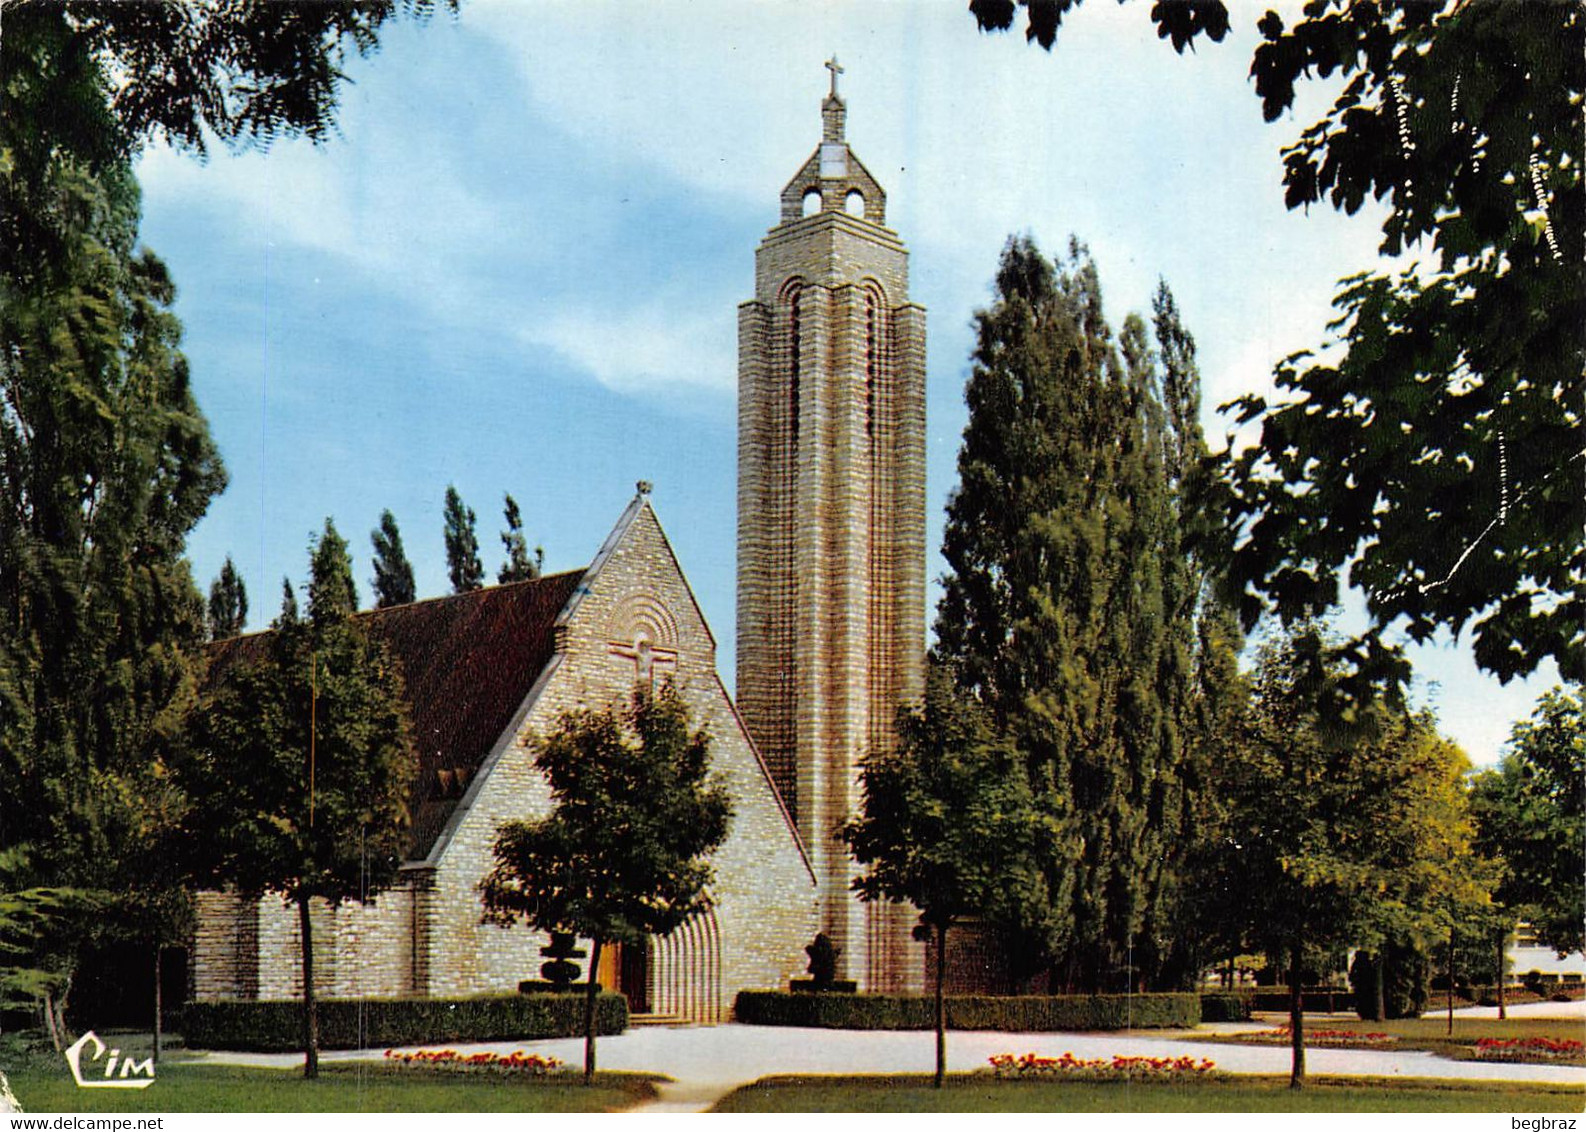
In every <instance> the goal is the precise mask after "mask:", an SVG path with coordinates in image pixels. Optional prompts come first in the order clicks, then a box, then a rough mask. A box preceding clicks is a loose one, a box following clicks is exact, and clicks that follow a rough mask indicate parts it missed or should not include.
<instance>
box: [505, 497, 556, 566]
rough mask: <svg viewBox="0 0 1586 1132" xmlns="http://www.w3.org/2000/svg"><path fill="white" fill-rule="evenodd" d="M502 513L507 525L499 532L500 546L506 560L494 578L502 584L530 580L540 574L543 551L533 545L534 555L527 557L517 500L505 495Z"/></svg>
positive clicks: (526, 545) (527, 547) (527, 545)
mask: <svg viewBox="0 0 1586 1132" xmlns="http://www.w3.org/2000/svg"><path fill="white" fill-rule="evenodd" d="M503 514H504V516H505V518H506V522H507V527H506V530H504V531H502V532H501V546H502V548H503V549H504V550H505V551H506V552H507V560H506V561H505V562H503V563H502V564H501V572H500V573H499V574H497V575H496V580H497V581H498V582H501V583H503V584H505V583H507V582H528V581H532V580H533V579H535V578H538V577H539V576H540V569H541V567H543V566H544V564H545V551H544V550H542V549H541V548H540V547H535V548H534V556H533V557H532V558H531V557H529V544H528V542H527V541H526V540H525V539H524V537H523V516H522V514H521V513H520V512H519V511H518V501H517V500H516V499H513V498H512V496H511V495H508V496H507V497H506V506H505V508H504V510H503Z"/></svg>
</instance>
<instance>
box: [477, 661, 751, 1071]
mask: <svg viewBox="0 0 1586 1132" xmlns="http://www.w3.org/2000/svg"><path fill="white" fill-rule="evenodd" d="M709 764H710V740H709V737H708V736H707V735H706V734H705V733H704V732H703V731H691V730H690V722H689V715H688V709H687V707H686V706H685V705H684V703H683V701H682V700H681V699H680V698H679V697H678V695H677V693H676V692H675V690H674V689H673V688H672V687H671V685H668V686H667V687H666V688H664V689H663V690H662V691H661V693H660V694H659V695H651V694H650V693H648V692H645V691H639V692H636V693H635V695H634V698H633V701H632V703H631V704H629V705H628V706H627V707H626V708H623V709H621V710H606V711H575V712H570V713H568V714H567V715H564V716H563V717H562V719H561V722H560V725H559V726H558V728H557V730H556V731H555V732H554V733H553V734H552V735H550V736H549V737H548V738H547V739H545V740H544V741H543V742H542V743H541V744H540V745H539V747H538V749H537V750H536V751H535V755H534V765H535V766H536V767H537V768H538V769H539V770H540V772H541V773H542V774H544V775H545V777H546V778H547V779H548V780H549V782H550V785H551V798H552V801H553V807H552V810H551V812H550V814H549V815H548V816H546V817H544V818H540V819H538V820H536V821H513V822H507V823H505V824H503V825H502V826H501V828H500V829H499V830H498V831H497V833H496V842H495V847H494V852H495V858H496V864H495V867H494V868H493V869H492V870H491V871H490V873H489V875H487V876H486V877H485V879H484V880H483V881H482V882H480V885H479V889H480V893H481V896H482V898H483V902H484V908H485V919H486V920H487V921H488V922H491V923H496V924H501V925H508V924H511V923H513V922H514V921H516V920H519V919H521V920H523V921H524V922H525V923H527V924H528V925H529V926H530V927H532V928H537V929H539V930H540V931H545V932H571V933H573V934H575V935H579V936H583V937H585V938H587V939H588V940H589V941H590V944H591V948H590V955H589V977H588V979H587V983H586V987H585V1000H584V1082H585V1083H586V1084H588V1083H590V1082H592V1081H593V1080H594V1074H595V993H596V990H597V988H598V984H597V983H596V982H595V972H596V971H597V970H598V969H599V966H600V951H601V948H602V947H603V946H604V945H606V944H608V943H624V944H629V945H631V946H634V947H642V946H644V944H645V942H646V940H647V937H649V936H652V935H658V936H664V935H668V934H670V933H671V932H672V931H673V930H674V929H675V928H677V927H679V926H681V925H682V924H683V923H685V922H686V921H688V920H689V919H690V918H692V917H693V916H696V915H698V914H699V913H701V912H703V911H705V910H706V909H708V908H709V907H710V897H709V896H708V895H707V894H706V891H705V890H706V889H707V888H708V887H709V886H710V882H711V878H712V875H713V871H712V868H711V865H710V863H709V861H708V860H707V858H708V857H709V855H710V854H711V853H712V852H713V851H714V850H715V849H716V847H717V846H719V845H720V844H721V843H722V841H723V840H725V839H726V836H727V825H728V822H729V821H730V820H731V817H732V809H731V805H730V804H729V802H728V798H727V789H726V786H725V785H724V784H723V783H721V782H720V781H719V780H715V779H710V778H708V773H709V769H710V765H709Z"/></svg>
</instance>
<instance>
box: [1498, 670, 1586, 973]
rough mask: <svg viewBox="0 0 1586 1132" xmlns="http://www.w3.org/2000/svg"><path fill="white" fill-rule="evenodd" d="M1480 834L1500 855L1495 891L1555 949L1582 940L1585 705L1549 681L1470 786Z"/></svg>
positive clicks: (1585, 942) (1573, 947) (1572, 691)
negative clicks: (1501, 752) (1503, 748)
mask: <svg viewBox="0 0 1586 1132" xmlns="http://www.w3.org/2000/svg"><path fill="white" fill-rule="evenodd" d="M1474 795H1475V796H1474V802H1475V810H1476V819H1477V822H1478V826H1479V829H1480V841H1481V844H1482V847H1483V848H1484V849H1485V850H1486V852H1488V853H1490V854H1491V855H1492V856H1494V857H1496V858H1498V859H1499V860H1500V861H1501V862H1502V873H1503V875H1502V879H1501V880H1500V882H1499V884H1498V892H1497V895H1498V897H1499V899H1500V900H1501V901H1502V902H1503V904H1504V905H1505V906H1506V907H1507V908H1508V909H1509V911H1510V913H1511V920H1512V919H1516V918H1518V919H1526V920H1529V921H1530V922H1531V924H1532V927H1533V928H1534V929H1535V930H1536V935H1537V938H1538V939H1539V940H1541V941H1542V942H1543V943H1544V944H1546V945H1547V946H1549V947H1552V948H1555V949H1557V951H1558V953H1559V954H1560V955H1564V954H1566V953H1568V952H1570V951H1579V950H1581V949H1582V948H1586V926H1583V925H1586V897H1583V896H1582V891H1581V870H1582V865H1581V862H1582V861H1583V860H1586V709H1583V707H1582V697H1581V692H1580V689H1579V687H1578V686H1577V687H1572V688H1569V689H1564V688H1555V689H1553V690H1552V691H1551V692H1548V693H1547V694H1546V695H1544V696H1543V697H1542V699H1541V700H1540V701H1539V702H1538V704H1537V707H1536V710H1535V711H1534V712H1533V713H1532V715H1531V718H1530V719H1529V720H1525V721H1523V722H1521V723H1518V724H1516V725H1515V728H1514V733H1513V736H1512V738H1511V739H1510V743H1509V751H1508V753H1507V754H1506V755H1505V756H1504V757H1503V759H1502V761H1501V762H1499V764H1498V766H1497V767H1495V768H1493V769H1490V770H1486V771H1484V772H1482V774H1481V775H1479V776H1478V777H1477V779H1476V784H1475V789H1474Z"/></svg>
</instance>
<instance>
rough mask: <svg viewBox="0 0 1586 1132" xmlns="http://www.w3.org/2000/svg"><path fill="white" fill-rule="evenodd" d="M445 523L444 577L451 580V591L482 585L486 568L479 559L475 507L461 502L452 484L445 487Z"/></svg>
mask: <svg viewBox="0 0 1586 1132" xmlns="http://www.w3.org/2000/svg"><path fill="white" fill-rule="evenodd" d="M445 523H446V530H445V537H446V576H447V577H448V578H450V579H451V583H452V592H453V593H457V594H464V593H468V592H469V591H471V590H477V589H478V588H479V587H480V586H482V585H483V584H484V580H485V567H484V563H482V562H480V561H479V536H478V535H477V534H476V533H475V530H474V525H475V515H474V509H473V508H472V507H468V506H465V505H464V504H463V497H462V496H461V495H459V494H457V488H456V487H454V486H448V487H447V488H446V510H445Z"/></svg>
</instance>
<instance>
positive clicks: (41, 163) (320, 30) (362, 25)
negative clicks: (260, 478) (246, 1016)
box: [0, 0, 429, 1005]
mask: <svg viewBox="0 0 1586 1132" xmlns="http://www.w3.org/2000/svg"><path fill="white" fill-rule="evenodd" d="M428 7H429V5H428V4H427V3H426V2H425V0H407V2H405V3H379V2H376V3H349V2H342V3H294V4H273V5H263V4H256V3H247V2H244V0H224V2H221V3H215V4H206V5H200V6H194V5H170V4H166V5H160V4H99V3H89V2H86V0H80V2H79V0H16V2H13V3H9V4H7V5H6V6H5V13H4V18H3V23H4V34H3V35H0V84H3V93H0V99H3V102H4V113H0V610H3V617H0V781H4V782H5V788H4V789H3V790H0V851H7V850H10V849H14V848H16V847H17V846H19V845H23V844H29V845H31V847H32V852H31V855H30V856H29V858H28V863H27V865H26V869H27V870H28V873H29V876H28V877H27V878H24V880H23V881H19V882H18V883H26V884H27V885H29V886H30V887H53V888H61V887H66V886H77V887H81V888H83V889H85V890H86V889H102V890H114V891H116V892H119V893H121V894H122V895H123V899H122V900H119V901H117V902H114V903H109V904H105V905H103V906H102V911H101V915H99V916H97V917H94V918H93V923H91V924H89V925H88V926H87V927H86V928H85V930H102V929H107V928H113V927H115V926H116V925H117V924H118V923H119V922H121V921H122V920H123V918H124V916H126V915H127V914H128V913H129V904H130V903H131V902H132V900H133V898H132V896H131V895H130V894H132V893H134V892H137V891H138V890H137V889H135V887H134V884H135V881H136V880H137V877H138V876H139V875H140V870H142V869H143V868H144V866H145V864H146V862H145V861H143V860H141V859H140V855H141V854H142V853H144V852H145V851H146V849H147V847H148V846H149V845H150V844H151V843H153V842H155V841H156V840H157V839H158V834H159V832H160V830H161V829H162V828H163V827H165V826H166V825H167V824H168V823H169V821H170V820H172V815H173V814H174V813H175V811H176V809H177V807H178V804H179V799H177V798H176V797H175V796H174V793H173V790H172V789H171V785H170V776H169V774H168V773H167V771H168V769H169V765H170V762H171V760H172V758H173V757H174V750H175V748H176V747H177V746H178V745H179V741H180V739H181V736H182V734H183V730H184V727H183V723H184V720H185V717H186V715H187V713H188V711H189V710H190V708H191V706H192V704H193V702H194V699H195V695H196V684H197V673H198V670H199V668H200V666H201V665H200V650H201V648H202V644H203V639H204V636H205V609H204V600H203V596H202V595H201V593H200V592H199V590H198V587H197V586H196V585H195V584H194V581H193V579H192V577H191V573H190V570H189V567H188V566H187V564H186V562H185V561H184V560H183V557H182V550H183V544H184V542H185V539H186V536H187V534H188V532H189V531H190V530H191V529H192V528H193V526H194V525H195V524H196V523H197V522H198V520H199V518H200V517H201V516H202V515H203V514H204V511H205V509H206V508H207V506H208V502H209V500H210V498H211V497H212V496H213V495H214V494H215V493H216V492H218V491H219V490H221V488H222V486H223V485H224V483H225V474H224V470H223V468H222V466H221V462H220V459H219V456H218V454H217V452H216V451H215V448H214V445H213V443H212V441H211V439H210V437H209V432H208V426H207V424H206V423H205V421H204V418H203V416H202V414H201V413H200V411H199V409H198V406H197V405H196V404H195V402H194V399H193V396H192V392H191V388H190V382H189V377H188V372H187V364H186V361H185V359H183V357H182V356H181V354H180V352H179V350H178V345H179V341H180V326H179V324H178V323H177V321H176V319H175V318H174V317H173V316H172V315H171V313H170V308H171V305H172V302H173V300H174V297H175V287H174V285H173V283H172V281H171V279H170V276H169V274H168V273H167V271H166V269H165V267H164V265H163V264H162V263H161V262H160V261H159V259H158V258H156V257H155V256H154V255H153V254H152V253H151V252H149V251H147V250H146V249H140V248H139V247H138V246H137V231H138V219H139V199H138V189H137V184H136V181H135V179H134V177H133V174H132V162H133V159H134V157H135V155H136V153H137V152H138V150H139V149H140V148H141V146H142V145H143V144H144V143H145V142H146V141H147V140H148V139H149V138H151V137H158V136H164V137H168V138H170V139H172V140H174V141H175V142H176V143H177V144H179V145H181V146H184V147H186V148H188V149H190V150H196V151H199V152H202V151H203V149H204V148H205V146H206V144H207V140H206V138H207V137H209V136H212V137H213V138H216V139H219V140H222V141H224V142H227V143H234V142H249V141H252V142H258V143H260V144H265V143H268V142H269V141H270V140H271V139H272V138H274V137H277V136H280V135H284V134H288V133H300V134H306V135H308V136H310V137H314V138H316V139H317V138H319V137H322V136H325V134H326V133H327V132H328V131H329V129H330V128H331V124H332V116H333V113H334V109H335V98H336V91H337V88H338V87H339V84H340V81H341V77H342V76H341V68H340V65H341V61H342V59H343V58H344V51H345V45H348V44H350V45H351V46H352V48H353V49H355V50H357V51H359V52H365V51H368V50H372V49H373V47H374V45H375V36H376V33H377V31H378V29H379V28H380V27H381V26H382V25H383V23H384V22H385V21H386V20H387V19H388V18H390V17H391V16H392V15H393V14H394V13H395V12H397V11H399V10H406V11H408V12H417V13H422V12H424V11H426V10H427V9H428ZM206 131H207V134H206ZM140 895H146V893H143V894H140ZM131 911H132V912H137V911H138V909H136V908H132V909H131ZM81 942H82V939H81V938H80V937H76V938H65V939H62V940H60V941H58V946H57V947H56V951H55V958H56V959H57V960H58V961H59V962H60V964H61V965H62V969H63V970H66V971H68V972H69V970H70V968H71V965H72V958H71V957H72V954H73V952H74V951H75V950H76V948H77V947H78V946H79V945H80V943H81ZM57 1005H58V1004H57Z"/></svg>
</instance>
